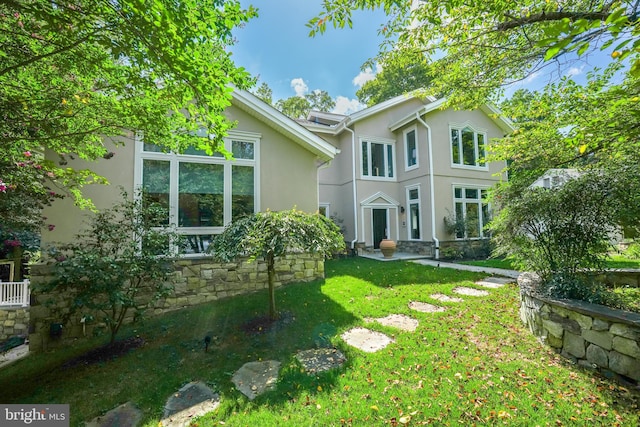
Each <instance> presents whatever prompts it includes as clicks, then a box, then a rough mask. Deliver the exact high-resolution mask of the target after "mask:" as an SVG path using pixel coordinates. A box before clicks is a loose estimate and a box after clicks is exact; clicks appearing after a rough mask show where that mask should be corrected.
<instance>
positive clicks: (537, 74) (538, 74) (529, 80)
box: [524, 71, 542, 84]
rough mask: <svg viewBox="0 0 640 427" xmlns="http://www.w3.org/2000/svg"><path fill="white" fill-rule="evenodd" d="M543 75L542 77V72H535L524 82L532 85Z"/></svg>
mask: <svg viewBox="0 0 640 427" xmlns="http://www.w3.org/2000/svg"><path fill="white" fill-rule="evenodd" d="M541 75H542V73H541V72H540V71H536V72H533V73H531V74H529V75H528V76H527V78H526V79H524V82H525V84H527V83H531V82H533V81H534V80H536V79H537V78H538V77H540V76H541Z"/></svg>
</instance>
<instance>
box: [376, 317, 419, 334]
mask: <svg viewBox="0 0 640 427" xmlns="http://www.w3.org/2000/svg"><path fill="white" fill-rule="evenodd" d="M364 320H365V322H378V323H380V324H381V325H384V326H391V327H392V328H398V329H402V330H403V331H409V332H413V331H415V330H416V328H417V327H418V321H417V320H416V319H414V318H413V317H409V316H405V315H404V314H390V315H388V316H387V317H380V318H377V319H372V318H366V319H364Z"/></svg>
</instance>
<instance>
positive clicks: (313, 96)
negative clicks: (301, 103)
mask: <svg viewBox="0 0 640 427" xmlns="http://www.w3.org/2000/svg"><path fill="white" fill-rule="evenodd" d="M304 97H305V98H306V99H307V101H309V104H310V105H311V109H312V110H316V111H331V110H332V109H333V107H335V106H336V102H335V101H334V100H333V99H332V98H331V96H330V95H329V93H328V92H327V91H325V90H320V89H316V90H314V91H312V92H311V93H308V94H306V95H305V96H304Z"/></svg>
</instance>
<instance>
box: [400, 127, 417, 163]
mask: <svg viewBox="0 0 640 427" xmlns="http://www.w3.org/2000/svg"><path fill="white" fill-rule="evenodd" d="M411 131H413V132H414V135H415V145H416V148H415V150H416V164H415V165H409V146H408V141H407V134H408V133H409V132H411ZM402 140H403V142H404V170H405V172H408V171H410V170H414V169H418V167H420V152H419V151H418V145H419V144H418V126H416V125H413V126H411V127H409V128H407V129H405V130H404V131H403V132H402Z"/></svg>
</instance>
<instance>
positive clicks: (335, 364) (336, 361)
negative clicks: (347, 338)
mask: <svg viewBox="0 0 640 427" xmlns="http://www.w3.org/2000/svg"><path fill="white" fill-rule="evenodd" d="M296 359H298V362H300V364H301V365H302V367H303V368H304V370H305V371H306V372H307V374H310V375H313V374H315V373H318V372H324V371H330V370H331V369H335V368H339V367H341V366H342V365H343V364H344V362H346V361H347V358H346V357H345V356H344V354H342V353H341V352H340V350H338V349H335V348H318V349H313V350H303V351H299V352H298V353H297V354H296Z"/></svg>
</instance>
